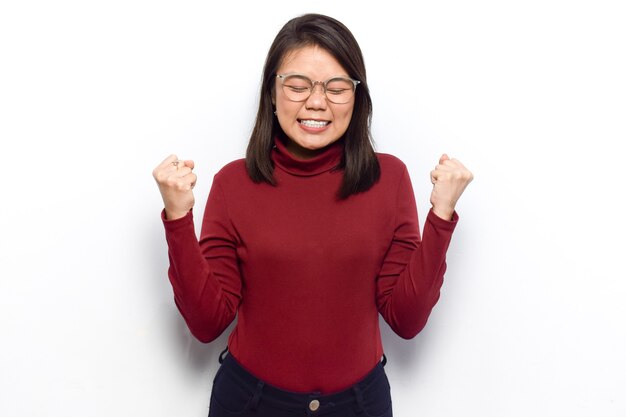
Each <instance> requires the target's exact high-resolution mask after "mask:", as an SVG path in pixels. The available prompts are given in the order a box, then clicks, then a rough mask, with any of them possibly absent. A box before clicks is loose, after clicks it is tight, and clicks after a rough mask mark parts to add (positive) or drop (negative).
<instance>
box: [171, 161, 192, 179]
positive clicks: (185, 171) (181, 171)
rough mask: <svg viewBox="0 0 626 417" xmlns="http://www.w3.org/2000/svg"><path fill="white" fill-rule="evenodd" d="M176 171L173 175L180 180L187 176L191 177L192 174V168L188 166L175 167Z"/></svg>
mask: <svg viewBox="0 0 626 417" xmlns="http://www.w3.org/2000/svg"><path fill="white" fill-rule="evenodd" d="M174 169H175V171H174V172H173V173H172V175H174V176H176V177H178V178H182V177H184V176H185V175H189V174H190V173H191V168H189V167H188V166H185V165H180V164H179V165H178V166H175V167H174Z"/></svg>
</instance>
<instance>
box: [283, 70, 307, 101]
mask: <svg viewBox="0 0 626 417" xmlns="http://www.w3.org/2000/svg"><path fill="white" fill-rule="evenodd" d="M283 91H284V92H285V95H286V96H287V98H288V99H289V100H293V101H304V100H306V99H307V98H309V95H310V94H311V80H309V79H308V78H306V77H303V76H301V75H288V76H286V77H284V78H283Z"/></svg>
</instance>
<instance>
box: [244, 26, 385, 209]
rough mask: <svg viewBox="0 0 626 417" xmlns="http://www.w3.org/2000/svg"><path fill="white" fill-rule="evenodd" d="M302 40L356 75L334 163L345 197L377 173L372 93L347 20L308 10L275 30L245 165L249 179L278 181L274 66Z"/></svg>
mask: <svg viewBox="0 0 626 417" xmlns="http://www.w3.org/2000/svg"><path fill="white" fill-rule="evenodd" d="M304 46H319V47H321V48H322V49H324V50H326V51H328V52H329V53H330V54H331V55H332V56H333V57H334V58H335V59H336V60H337V61H338V62H339V63H340V64H341V66H342V67H344V68H345V69H346V71H348V75H349V76H350V77H351V78H354V79H357V80H359V81H360V84H359V85H358V87H357V88H356V92H355V97H354V110H353V113H352V118H351V120H350V124H349V125H348V129H347V130H346V132H345V133H344V135H343V144H344V145H343V146H344V152H343V157H342V159H341V162H340V163H339V165H338V166H337V168H338V169H342V170H343V182H342V184H341V187H340V189H339V190H338V195H339V197H340V198H341V199H345V198H348V197H349V196H350V195H352V194H356V193H360V192H363V191H366V190H368V189H370V188H371V187H372V186H373V185H374V184H375V183H376V182H377V181H378V179H379V178H380V166H379V164H378V159H377V157H376V154H375V152H374V148H373V146H372V137H371V130H370V127H371V120H372V99H371V97H370V93H369V88H368V86H367V77H366V74H365V62H364V60H363V54H362V53H361V48H360V47H359V44H358V43H357V41H356V39H355V38H354V36H353V35H352V33H351V32H350V30H349V29H348V28H347V27H346V26H344V25H343V24H342V23H341V22H339V21H338V20H335V19H333V18H331V17H328V16H324V15H320V14H306V15H303V16H299V17H296V18H294V19H291V20H290V21H289V22H287V23H286V24H285V25H284V26H283V28H282V29H281V30H280V31H279V32H278V34H277V35H276V38H275V39H274V42H273V43H272V46H271V47H270V49H269V51H268V53H267V58H266V60H265V67H264V69H263V80H262V83H261V94H260V99H259V109H258V113H257V117H256V122H255V125H254V128H253V130H252V134H251V136H250V142H249V143H248V148H247V151H246V167H247V170H248V174H249V176H250V178H252V180H253V181H255V182H257V183H259V182H266V183H269V184H272V185H275V184H276V181H275V179H274V164H273V163H272V160H271V152H272V148H273V146H274V138H275V137H276V136H277V135H281V134H284V133H283V131H282V129H281V127H280V125H279V124H278V120H277V119H276V117H274V107H273V104H272V94H273V90H274V88H275V82H276V71H277V70H278V68H279V67H280V65H281V63H282V60H283V58H284V57H285V56H286V55H287V54H288V53H290V52H292V51H294V50H296V49H299V48H302V47H304Z"/></svg>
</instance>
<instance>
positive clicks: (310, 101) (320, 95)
mask: <svg viewBox="0 0 626 417" xmlns="http://www.w3.org/2000/svg"><path fill="white" fill-rule="evenodd" d="M318 86H319V89H318V88H316V87H318ZM326 105H327V102H326V92H325V91H324V83H322V82H320V81H317V82H315V83H313V88H312V89H311V95H310V96H309V98H307V99H306V107H307V108H308V109H319V110H325V109H326Z"/></svg>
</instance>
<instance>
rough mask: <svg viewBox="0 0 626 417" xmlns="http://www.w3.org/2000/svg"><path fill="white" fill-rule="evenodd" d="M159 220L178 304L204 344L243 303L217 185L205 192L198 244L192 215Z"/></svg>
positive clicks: (233, 241) (230, 233)
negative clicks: (241, 302)
mask: <svg viewBox="0 0 626 417" xmlns="http://www.w3.org/2000/svg"><path fill="white" fill-rule="evenodd" d="M163 222H164V225H165V235H166V240H167V243H168V250H169V260H170V268H169V271H168V274H169V278H170V282H171V284H172V288H173V290H174V300H175V302H176V306H177V307H178V309H179V310H180V312H181V314H182V316H183V317H184V319H185V321H186V323H187V326H188V327H189V329H190V330H191V332H192V334H193V335H194V336H195V337H196V338H197V339H198V340H200V341H202V342H205V343H208V342H210V341H212V340H214V339H215V338H217V337H218V336H219V335H220V334H221V333H222V332H223V331H224V329H225V328H226V327H228V325H229V324H230V323H231V322H232V321H233V319H234V318H235V315H236V313H237V308H238V306H239V303H240V300H241V278H240V273H239V269H238V264H237V256H236V238H235V234H234V231H233V228H232V225H231V224H230V222H229V219H228V210H227V207H226V201H225V200H224V198H223V193H222V191H221V189H220V187H219V185H218V184H217V183H216V181H214V182H213V185H212V188H211V191H210V193H209V198H208V200H207V205H206V209H205V213H204V220H203V223H202V233H201V237H200V241H198V239H197V238H196V235H195V230H194V223H193V213H192V212H189V214H187V216H185V217H183V218H181V219H177V220H171V221H168V220H164V221H163Z"/></svg>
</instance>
